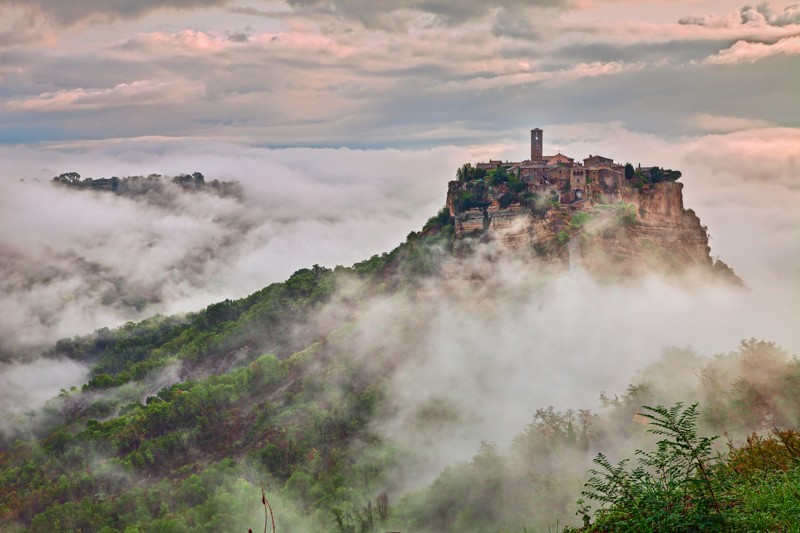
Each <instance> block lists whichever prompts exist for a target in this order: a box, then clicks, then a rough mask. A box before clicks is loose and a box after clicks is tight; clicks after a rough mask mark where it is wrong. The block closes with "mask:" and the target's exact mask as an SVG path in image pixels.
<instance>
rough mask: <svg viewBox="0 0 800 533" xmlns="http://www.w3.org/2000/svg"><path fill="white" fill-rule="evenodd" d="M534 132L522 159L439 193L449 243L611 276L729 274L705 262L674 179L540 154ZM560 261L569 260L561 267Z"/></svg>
mask: <svg viewBox="0 0 800 533" xmlns="http://www.w3.org/2000/svg"><path fill="white" fill-rule="evenodd" d="M543 140H544V132H543V130H541V129H539V128H536V129H533V130H531V153H530V159H526V160H524V161H499V160H490V161H489V162H481V163H477V164H475V165H472V164H469V163H468V164H465V165H463V166H462V167H460V168H459V169H458V172H457V174H456V180H454V181H451V182H450V183H449V185H448V191H447V204H446V206H447V210H448V211H449V215H450V217H451V220H452V221H453V224H454V231H455V237H456V238H457V239H463V238H464V237H467V236H478V237H480V238H482V239H489V240H497V241H499V242H501V243H504V244H505V245H506V246H507V247H510V248H513V249H522V248H533V249H534V250H535V251H536V252H537V253H538V254H539V255H540V256H542V257H543V258H546V259H550V260H555V261H563V262H567V263H570V265H573V264H574V262H575V261H574V259H575V257H576V256H578V255H580V256H582V261H581V262H582V263H583V264H584V265H585V266H586V267H587V269H588V270H589V271H590V272H589V273H590V274H593V275H595V276H599V277H612V278H613V277H616V276H617V275H619V274H624V275H627V274H631V273H635V272H644V271H649V270H653V269H658V270H667V271H673V272H679V271H683V270H685V269H686V268H694V267H699V268H701V269H705V268H707V267H713V268H714V269H717V270H721V271H724V272H725V273H726V275H727V274H732V272H729V269H728V267H727V265H724V263H722V262H720V261H715V260H713V259H712V258H711V256H710V247H709V246H708V233H707V231H706V228H705V226H703V225H702V224H701V223H700V219H699V218H698V217H697V215H696V214H695V213H694V211H693V210H691V209H685V208H684V205H683V193H682V189H683V184H681V183H678V182H677V180H678V179H679V178H680V177H681V172H679V171H677V170H670V169H663V168H660V167H657V166H651V167H642V166H640V165H637V166H636V167H634V166H633V165H631V164H629V163H626V164H621V163H617V162H615V161H614V160H613V159H612V158H610V157H606V156H603V155H592V154H590V155H589V156H588V157H586V158H585V159H583V161H582V162H579V161H576V160H575V159H574V158H572V157H568V156H566V155H564V154H562V153H560V152H559V153H557V154H555V155H550V156H548V155H544V151H543V144H544V143H543ZM570 257H572V258H573V261H570Z"/></svg>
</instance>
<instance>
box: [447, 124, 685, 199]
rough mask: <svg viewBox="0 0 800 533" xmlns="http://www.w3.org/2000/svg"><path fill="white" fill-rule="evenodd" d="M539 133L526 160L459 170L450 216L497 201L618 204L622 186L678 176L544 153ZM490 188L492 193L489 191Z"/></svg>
mask: <svg viewBox="0 0 800 533" xmlns="http://www.w3.org/2000/svg"><path fill="white" fill-rule="evenodd" d="M543 146H544V131H543V130H541V129H539V128H535V129H532V130H531V153H530V159H527V160H525V161H517V162H512V161H499V160H497V161H495V160H489V162H483V163H477V164H476V165H475V166H472V165H471V164H469V163H468V164H466V165H464V166H462V167H461V168H460V169H459V171H458V175H457V178H458V179H457V181H455V182H452V183H451V185H450V188H451V189H452V190H457V191H459V194H457V195H454V196H453V198H452V204H451V205H450V206H449V207H451V214H453V215H456V214H458V213H460V212H463V211H466V210H469V209H472V208H480V209H485V208H488V207H489V206H491V205H492V204H493V203H496V205H497V206H498V207H501V208H505V207H508V206H510V205H513V204H526V203H530V202H531V201H532V200H533V201H535V200H539V199H545V200H547V201H549V202H552V203H556V204H558V205H570V204H575V203H578V202H582V201H589V202H595V203H597V202H599V203H619V202H620V198H619V193H620V191H621V190H622V189H625V188H627V187H630V188H635V189H646V188H648V187H650V186H652V185H654V184H657V183H661V182H664V181H676V180H677V179H679V178H680V177H681V172H680V171H676V170H667V169H662V168H660V167H656V166H652V167H642V166H641V165H639V166H638V167H637V168H634V167H633V165H631V164H630V163H627V164H620V163H617V162H615V161H614V160H613V159H612V158H610V157H605V156H601V155H592V154H589V157H587V158H585V159H583V162H576V160H575V159H574V158H572V157H568V156H566V155H564V154H562V153H561V152H559V153H557V154H555V155H543ZM489 188H491V189H492V190H491V191H490V190H489Z"/></svg>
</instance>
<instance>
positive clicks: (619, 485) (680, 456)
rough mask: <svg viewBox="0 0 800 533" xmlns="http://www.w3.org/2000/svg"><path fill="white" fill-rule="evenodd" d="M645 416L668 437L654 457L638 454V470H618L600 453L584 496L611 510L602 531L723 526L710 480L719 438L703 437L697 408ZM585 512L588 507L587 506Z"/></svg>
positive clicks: (599, 522) (599, 520)
mask: <svg viewBox="0 0 800 533" xmlns="http://www.w3.org/2000/svg"><path fill="white" fill-rule="evenodd" d="M644 410H645V411H644V412H642V413H639V414H640V416H642V417H644V418H646V419H648V420H649V421H650V424H651V425H652V426H653V427H652V428H651V429H649V430H648V431H649V432H650V433H652V434H654V435H658V436H660V437H663V438H662V439H661V440H659V441H658V447H657V449H656V451H654V452H644V451H641V450H638V451H637V452H636V455H637V466H635V467H633V468H628V467H627V463H628V461H627V460H624V461H622V462H621V463H619V464H618V465H613V464H612V463H611V462H610V461H609V460H608V459H607V458H606V456H605V455H603V454H598V456H597V458H596V459H595V460H594V463H595V464H596V465H598V466H599V467H600V469H599V470H597V469H595V470H591V473H592V477H591V478H590V479H589V481H587V483H586V487H587V490H586V491H584V492H583V495H584V496H585V497H587V498H589V499H591V500H595V501H598V502H600V503H601V504H604V505H608V507H605V508H601V509H600V510H599V511H598V513H596V514H595V529H597V530H600V531H607V530H608V531H611V530H613V531H623V530H631V529H635V530H640V531H693V530H695V529H696V528H697V527H698V525H702V527H719V526H721V524H722V518H721V515H720V507H719V501H718V499H717V496H716V494H715V490H714V487H713V483H712V480H711V474H710V469H711V467H712V456H711V451H712V450H711V446H712V443H713V442H714V440H715V439H716V438H717V437H712V438H709V437H699V436H698V435H697V419H698V417H699V416H700V413H699V411H698V409H697V404H696V403H695V404H692V405H690V406H689V407H687V408H685V409H684V408H683V404H682V403H680V402H679V403H676V404H675V405H674V406H672V407H671V408H669V409H668V408H666V407H663V406H660V405H659V406H657V407H647V406H645V407H644ZM584 509H585V512H586V511H588V507H585V508H584Z"/></svg>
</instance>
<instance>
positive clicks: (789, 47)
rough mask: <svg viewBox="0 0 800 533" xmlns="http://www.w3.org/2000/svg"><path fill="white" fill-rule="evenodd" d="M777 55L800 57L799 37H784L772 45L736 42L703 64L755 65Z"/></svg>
mask: <svg viewBox="0 0 800 533" xmlns="http://www.w3.org/2000/svg"><path fill="white" fill-rule="evenodd" d="M777 55H800V35H795V36H792V37H786V38H784V39H780V40H778V41H777V42H775V43H772V44H769V43H751V42H748V41H738V42H736V43H735V44H734V45H733V46H731V47H730V48H726V49H725V50H722V51H720V52H719V53H718V54H716V55H713V56H710V57H708V58H706V60H705V62H706V63H709V64H714V65H735V64H738V63H755V62H756V61H759V60H761V59H764V58H767V57H772V56H777Z"/></svg>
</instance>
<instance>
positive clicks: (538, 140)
mask: <svg viewBox="0 0 800 533" xmlns="http://www.w3.org/2000/svg"><path fill="white" fill-rule="evenodd" d="M543 133H544V132H543V131H542V130H540V129H539V128H535V129H532V130H531V161H541V160H542V134H543Z"/></svg>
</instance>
